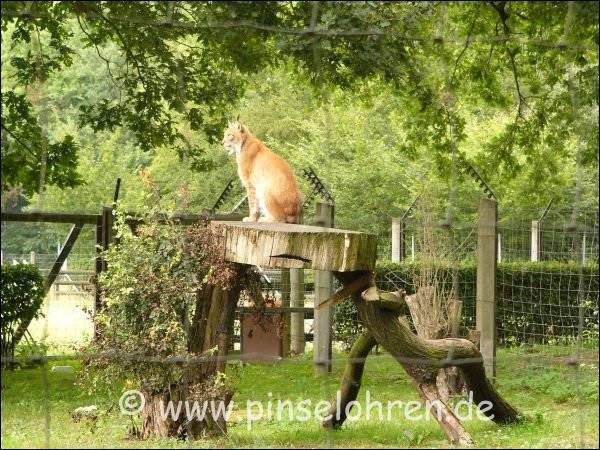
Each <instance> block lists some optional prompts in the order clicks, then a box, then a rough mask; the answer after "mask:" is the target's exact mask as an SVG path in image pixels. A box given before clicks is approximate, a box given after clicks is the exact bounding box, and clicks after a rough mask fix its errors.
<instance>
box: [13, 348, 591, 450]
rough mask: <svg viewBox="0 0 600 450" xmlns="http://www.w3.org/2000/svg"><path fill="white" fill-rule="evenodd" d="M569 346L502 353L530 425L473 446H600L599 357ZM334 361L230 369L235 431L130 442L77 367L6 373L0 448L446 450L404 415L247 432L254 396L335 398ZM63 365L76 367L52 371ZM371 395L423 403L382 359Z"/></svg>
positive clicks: (372, 376) (503, 370)
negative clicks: (93, 412)
mask: <svg viewBox="0 0 600 450" xmlns="http://www.w3.org/2000/svg"><path fill="white" fill-rule="evenodd" d="M571 350H572V349H570V348H566V347H543V346H536V347H527V348H518V349H502V350H500V351H499V354H498V379H497V387H498V389H499V390H500V392H501V393H502V394H503V395H504V396H505V397H506V398H507V399H508V400H509V401H510V402H512V404H513V405H514V406H516V407H517V408H518V409H519V410H521V411H522V412H523V413H524V414H525V415H526V416H527V417H528V420H527V421H525V422H524V423H521V424H517V425H510V426H502V427H499V426H497V425H495V424H494V423H492V422H489V421H481V420H471V421H465V426H466V427H467V429H468V431H469V432H470V433H471V435H472V437H473V438H474V440H475V442H476V446H478V447H485V448H491V447H492V448H498V447H505V448H510V447H516V448H532V447H546V448H548V447H554V448H556V447H559V448H570V447H575V448H577V447H579V446H581V445H582V444H583V446H586V447H592V446H594V447H596V448H597V447H598V351H597V350H586V351H585V352H584V355H583V356H584V360H585V362H583V363H580V365H579V367H578V369H577V368H576V367H575V366H573V365H569V364H566V362H567V359H568V358H567V357H568V355H569V354H570V352H571ZM337 357H338V358H339V359H340V360H339V361H338V360H336V361H335V362H334V371H333V374H332V375H331V376H329V377H317V376H315V375H314V374H313V369H312V367H311V360H310V355H306V356H303V357H298V358H294V359H290V360H285V361H282V362H279V363H277V364H247V365H244V366H240V365H238V364H232V365H231V367H229V368H228V374H229V375H228V376H229V378H230V380H232V381H234V382H235V386H236V389H237V391H236V394H235V397H234V401H235V404H236V405H238V406H237V407H236V410H235V411H234V414H233V419H232V420H231V421H230V424H229V435H228V437H227V438H217V439H214V438H213V439H205V440H199V441H196V442H186V441H182V440H177V439H152V440H148V441H139V440H130V439H126V435H127V429H128V427H129V425H130V418H128V417H125V416H123V415H121V414H120V413H119V411H118V408H117V407H115V408H113V410H112V411H111V412H107V410H108V408H109V406H110V404H111V400H110V399H109V398H108V397H107V396H99V395H89V394H87V393H85V392H83V391H82V390H81V389H79V388H78V387H77V386H76V382H77V369H78V367H79V365H80V363H79V362H78V361H53V362H51V363H49V364H48V366H47V368H46V369H45V370H44V369H43V368H40V367H36V368H32V369H21V370H15V371H3V372H2V448H15V447H29V448H31V447H36V448H37V447H45V446H46V445H49V446H50V447H58V448H90V447H95V448H115V447H119V448H123V447H130V448H152V447H162V448H188V447H194V448H203V447H206V448H221V447H232V448H234V447H310V448H314V447H334V446H335V447H354V448H356V447H361V448H362V447H396V448H398V447H400V448H402V447H435V448H445V447H449V444H448V443H447V441H446V439H445V436H444V434H443V433H442V431H441V430H440V428H439V426H438V425H437V423H436V422H435V421H434V420H433V419H431V418H430V419H428V420H420V421H410V420H407V419H406V418H404V417H399V415H398V414H397V412H396V413H395V414H394V416H393V417H394V418H393V420H391V421H387V420H384V421H380V420H379V419H378V418H377V417H376V414H374V415H375V417H372V418H371V419H370V420H367V419H366V418H364V416H363V418H361V419H360V420H358V421H355V422H346V424H345V425H344V427H343V428H342V429H341V430H337V431H324V430H322V429H321V428H320V426H319V422H318V421H317V420H316V419H311V420H309V421H307V422H299V421H289V420H286V421H283V422H278V421H275V420H271V421H269V420H266V419H264V420H261V421H258V422H256V423H254V424H253V426H252V430H251V431H250V432H248V430H247V423H246V422H245V420H244V418H245V407H246V401H247V400H255V401H261V402H262V403H263V405H265V407H266V405H267V402H268V401H269V400H271V401H273V403H274V404H275V403H276V402H277V400H278V399H281V400H284V399H290V400H293V401H294V400H296V401H299V400H303V399H311V400H312V401H313V405H314V404H315V403H316V402H317V401H319V400H329V399H333V398H334V396H335V391H336V389H337V386H338V383H339V380H340V378H341V373H342V370H343V360H342V359H343V355H342V354H337ZM65 364H70V365H72V366H74V368H75V370H74V371H73V372H66V373H65V372H52V371H51V370H50V368H51V367H52V366H54V365H65ZM44 378H45V380H46V382H44ZM45 385H46V386H47V395H46V391H45V389H44V386H45ZM367 390H368V391H369V392H370V395H371V399H374V400H381V401H383V402H384V405H385V402H386V401H387V400H402V401H403V402H407V401H409V400H418V396H417V395H416V393H415V391H414V389H413V388H412V385H411V382H410V380H409V379H408V378H407V376H406V375H405V374H404V372H403V371H402V369H401V368H400V366H399V365H398V364H397V363H396V362H395V361H393V360H392V359H391V358H390V357H389V356H388V355H385V354H383V355H372V356H371V357H370V359H369V360H368V362H367V365H366V370H365V374H364V382H363V386H362V388H361V394H360V396H359V401H360V403H361V404H362V405H364V404H365V393H366V391H367ZM269 393H271V394H272V395H271V396H269ZM578 395H579V398H578ZM92 404H93V405H97V406H98V407H99V409H100V411H101V414H100V415H99V419H98V421H97V422H96V425H95V426H93V425H92V424H91V423H90V422H86V421H85V420H84V421H81V422H77V423H76V422H74V421H73V420H72V419H71V412H72V411H73V410H74V409H75V408H76V407H79V406H86V405H92ZM46 411H47V412H48V414H46ZM464 412H466V411H464ZM46 430H49V433H48V434H46ZM46 438H48V442H47V441H46Z"/></svg>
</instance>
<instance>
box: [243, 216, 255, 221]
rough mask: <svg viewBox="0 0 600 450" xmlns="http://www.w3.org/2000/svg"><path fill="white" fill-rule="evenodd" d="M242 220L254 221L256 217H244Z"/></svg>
mask: <svg viewBox="0 0 600 450" xmlns="http://www.w3.org/2000/svg"><path fill="white" fill-rule="evenodd" d="M242 222H256V218H255V217H253V216H248V217H244V218H243V219H242Z"/></svg>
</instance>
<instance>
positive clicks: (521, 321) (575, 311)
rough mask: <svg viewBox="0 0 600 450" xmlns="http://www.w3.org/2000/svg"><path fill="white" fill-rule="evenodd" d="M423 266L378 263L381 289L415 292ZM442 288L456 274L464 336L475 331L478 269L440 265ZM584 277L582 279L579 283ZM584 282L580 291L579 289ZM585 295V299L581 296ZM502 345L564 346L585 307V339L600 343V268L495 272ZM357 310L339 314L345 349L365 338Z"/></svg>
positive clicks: (536, 266)
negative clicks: (599, 276) (561, 344)
mask: <svg viewBox="0 0 600 450" xmlns="http://www.w3.org/2000/svg"><path fill="white" fill-rule="evenodd" d="M420 267H421V265H420V263H419V262H418V261H415V262H411V261H407V262H402V263H393V262H391V261H382V262H379V263H378V265H377V268H376V279H377V286H378V287H379V288H380V289H382V290H389V291H393V290H396V289H404V290H405V291H406V292H407V293H408V294H413V293H414V292H415V286H414V281H413V280H414V278H415V275H416V274H418V271H419V270H420ZM439 267H440V271H441V272H442V273H441V276H440V279H442V280H444V284H443V286H441V288H442V289H448V290H450V289H451V280H452V271H453V270H454V269H456V274H457V277H458V296H459V299H460V300H462V302H463V315H462V333H461V334H462V335H466V332H467V330H468V329H472V328H475V304H476V292H477V266H476V265H475V264H474V263H471V262H460V263H458V264H457V265H456V267H453V266H452V265H451V264H449V263H446V262H441V263H440V266H439ZM580 274H581V278H580ZM580 283H581V289H580V286H579V285H580ZM579 292H581V297H580V296H579ZM496 299H497V326H498V341H499V342H500V343H501V344H505V345H516V344H521V343H561V342H562V343H564V342H567V343H568V342H571V341H573V340H575V339H576V336H577V333H578V328H579V305H580V303H581V305H582V312H583V319H584V328H583V330H582V335H583V338H584V339H585V340H586V341H587V342H595V345H597V341H598V266H597V265H585V266H583V267H581V273H580V266H579V265H577V264H576V263H557V262H511V263H500V264H498V268H497V271H496ZM361 329H362V328H361V325H360V321H359V318H358V313H357V310H356V307H355V306H354V304H352V303H351V302H346V303H345V304H344V306H343V307H341V308H340V307H338V308H337V309H336V315H335V321H334V330H335V335H336V337H337V338H338V339H339V340H340V341H342V342H343V343H344V345H345V346H346V347H349V346H350V345H351V342H352V341H353V340H354V338H355V337H356V336H357V335H358V333H360V331H361Z"/></svg>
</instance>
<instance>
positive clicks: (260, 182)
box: [223, 121, 302, 223]
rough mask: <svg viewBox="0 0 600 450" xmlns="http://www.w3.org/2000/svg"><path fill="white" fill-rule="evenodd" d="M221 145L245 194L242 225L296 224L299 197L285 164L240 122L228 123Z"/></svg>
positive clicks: (299, 206)
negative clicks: (232, 159)
mask: <svg viewBox="0 0 600 450" xmlns="http://www.w3.org/2000/svg"><path fill="white" fill-rule="evenodd" d="M223 146H224V147H225V149H226V150H228V151H229V153H230V154H232V153H235V155H236V160H237V166H238V175H239V177H240V180H241V181H242V184H243V185H244V187H245V188H246V192H247V193H248V204H249V206H250V214H249V216H248V217H244V219H243V220H244V222H256V221H258V222H281V223H299V222H300V220H301V214H302V196H301V194H300V191H299V190H298V186H297V184H296V179H295V178H294V174H293V172H292V170H291V169H290V166H289V165H288V163H287V162H286V161H285V160H284V159H283V158H282V157H280V156H279V155H277V154H276V153H274V152H273V151H271V150H270V149H269V148H268V147H267V146H266V145H265V144H264V143H263V142H262V141H260V139H258V138H257V137H256V136H254V135H253V134H252V133H251V132H250V130H248V128H247V127H245V126H244V125H242V124H241V123H240V122H239V121H235V122H230V123H229V127H228V128H227V129H226V130H225V135H224V137H223Z"/></svg>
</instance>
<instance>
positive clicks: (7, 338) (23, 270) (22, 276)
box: [0, 264, 46, 358]
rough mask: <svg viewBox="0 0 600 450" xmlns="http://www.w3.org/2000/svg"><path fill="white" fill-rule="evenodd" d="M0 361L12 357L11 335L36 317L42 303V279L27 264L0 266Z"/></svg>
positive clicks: (43, 294)
mask: <svg viewBox="0 0 600 450" xmlns="http://www.w3.org/2000/svg"><path fill="white" fill-rule="evenodd" d="M1 290H2V295H1V298H2V305H1V306H2V307H1V308H0V311H1V312H0V314H1V319H0V323H1V324H2V358H7V357H11V356H13V354H12V353H13V350H14V346H15V344H16V342H13V335H14V333H15V331H16V330H17V327H18V326H19V325H20V324H22V323H29V322H30V321H31V320H32V319H35V318H37V317H39V316H40V314H41V313H40V308H41V306H42V303H43V302H44V297H45V295H46V294H45V291H44V277H43V276H42V274H41V273H40V271H39V269H38V268H37V267H36V266H33V265H29V264H17V265H14V266H11V265H4V264H3V265H2V279H1Z"/></svg>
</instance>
